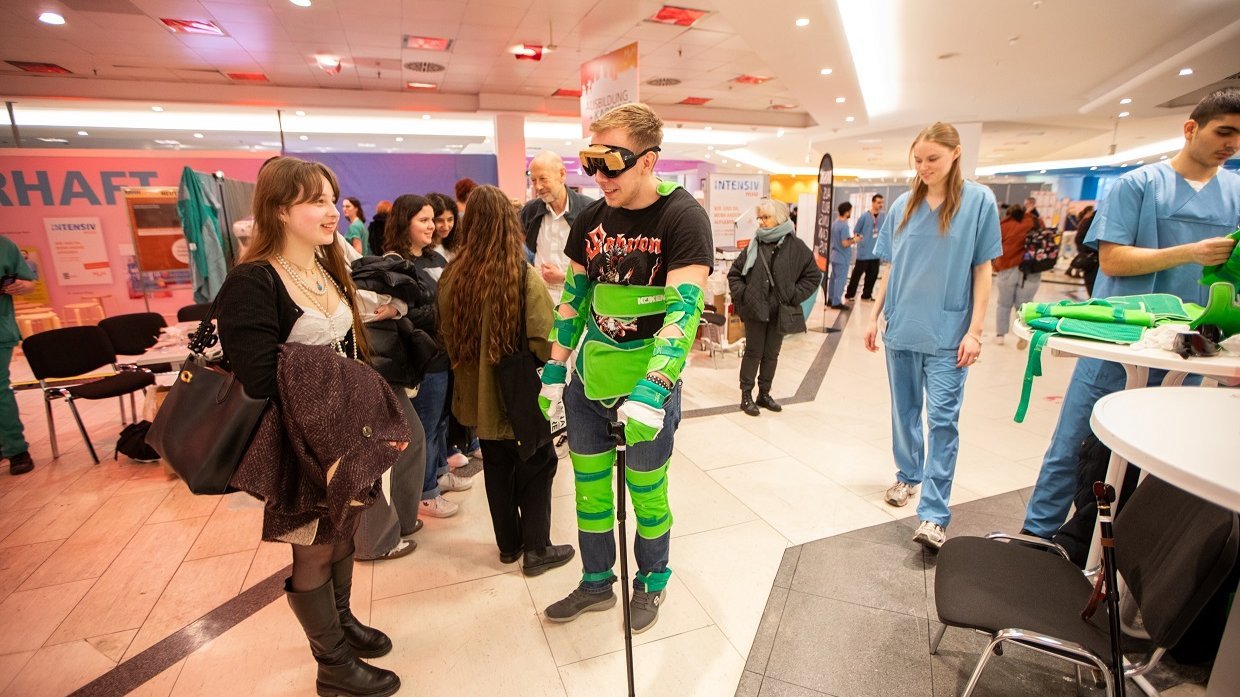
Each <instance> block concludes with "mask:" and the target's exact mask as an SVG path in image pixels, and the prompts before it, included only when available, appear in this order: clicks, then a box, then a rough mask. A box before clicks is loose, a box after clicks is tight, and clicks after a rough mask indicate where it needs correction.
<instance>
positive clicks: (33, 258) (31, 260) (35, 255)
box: [18, 247, 52, 305]
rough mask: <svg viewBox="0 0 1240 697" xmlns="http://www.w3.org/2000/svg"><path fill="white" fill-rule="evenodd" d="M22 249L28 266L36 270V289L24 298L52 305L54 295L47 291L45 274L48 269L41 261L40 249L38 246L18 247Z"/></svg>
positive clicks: (37, 303)
mask: <svg viewBox="0 0 1240 697" xmlns="http://www.w3.org/2000/svg"><path fill="white" fill-rule="evenodd" d="M18 249H20V250H21V253H22V258H23V259H25V260H26V266H29V267H30V270H31V271H33V272H34V279H35V280H34V289H33V290H31V291H30V292H29V293H27V294H25V295H23V296H22V300H25V301H27V302H31V303H34V304H36V305H50V304H51V303H52V297H51V296H50V295H48V293H47V279H45V278H44V276H43V274H45V273H47V271H46V270H45V269H44V268H43V264H42V263H40V259H39V250H38V249H37V248H36V247H18Z"/></svg>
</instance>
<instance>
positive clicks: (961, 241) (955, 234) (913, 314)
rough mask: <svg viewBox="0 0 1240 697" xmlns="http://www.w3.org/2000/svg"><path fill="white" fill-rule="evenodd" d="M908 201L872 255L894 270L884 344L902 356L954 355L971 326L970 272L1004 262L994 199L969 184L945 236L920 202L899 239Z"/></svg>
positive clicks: (903, 198)
mask: <svg viewBox="0 0 1240 697" xmlns="http://www.w3.org/2000/svg"><path fill="white" fill-rule="evenodd" d="M908 199H909V194H908V193H907V192H906V193H903V194H901V195H900V198H898V199H896V202H895V203H894V204H893V205H892V206H891V211H890V213H889V214H888V216H887V219H886V220H885V221H884V222H883V226H882V228H881V229H880V231H879V233H878V244H877V245H876V246H875V250H874V251H875V253H876V254H877V255H878V257H879V258H880V259H883V260H886V261H890V262H891V270H890V271H889V272H888V273H889V275H890V280H889V281H888V283H887V295H886V298H885V300H884V302H883V316H884V317H886V318H887V329H886V330H885V331H884V332H883V343H884V344H886V345H887V346H888V347H889V348H893V349H897V350H903V351H919V352H921V353H937V352H940V351H955V350H956V349H957V348H959V346H960V342H961V341H963V340H964V335H965V333H966V332H967V331H968V330H969V323H970V322H971V321H972V320H973V267H974V266H977V265H978V264H983V263H986V262H988V261H990V260H991V259H995V258H996V257H999V256H1000V255H1002V254H1003V236H1002V234H1001V233H1000V232H999V209H998V207H997V206H996V205H995V195H994V194H993V193H991V191H990V189H989V188H988V187H985V186H982V185H981V184H977V183H974V182H971V181H967V180H966V181H965V183H964V192H963V193H962V195H961V199H960V209H959V210H958V211H956V215H955V217H953V218H952V222H951V227H950V228H949V229H948V231H947V234H946V235H940V234H939V216H938V212H937V211H932V210H930V206H929V205H928V204H926V202H925V201H922V202H921V205H920V206H919V207H918V209H917V210H915V211H913V214H912V216H910V217H909V220H908V225H907V226H905V227H904V229H902V230H900V231H898V232H897V231H896V228H897V227H899V225H900V221H901V220H902V219H903V218H904V209H905V207H906V206H907V205H908Z"/></svg>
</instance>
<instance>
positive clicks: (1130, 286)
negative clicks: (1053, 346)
mask: <svg viewBox="0 0 1240 697" xmlns="http://www.w3.org/2000/svg"><path fill="white" fill-rule="evenodd" d="M1237 225H1240V175H1237V174H1236V173H1234V172H1231V171H1229V170H1225V169H1220V170H1219V171H1218V174H1217V175H1216V176H1215V177H1214V178H1213V179H1211V180H1210V181H1209V182H1208V183H1207V184H1206V185H1205V187H1204V188H1202V190H1201V191H1196V190H1194V189H1193V187H1192V185H1190V184H1189V183H1188V181H1187V180H1186V179H1184V177H1182V176H1180V174H1179V173H1178V172H1176V171H1175V170H1174V169H1172V167H1171V165H1170V164H1169V163H1167V162H1157V163H1155V164H1152V165H1146V166H1144V167H1141V168H1140V169H1135V170H1133V171H1131V172H1128V173H1127V174H1125V175H1124V176H1122V177H1120V178H1119V181H1117V182H1115V186H1114V187H1113V188H1112V189H1111V192H1110V193H1109V194H1107V197H1106V199H1105V200H1104V201H1103V202H1102V205H1101V206H1099V208H1098V218H1097V220H1095V221H1094V224H1093V225H1091V226H1090V228H1089V233H1088V234H1087V235H1086V237H1085V244H1087V245H1089V246H1091V247H1094V248H1097V246H1098V241H1103V242H1114V243H1115V244H1124V245H1130V246H1133V247H1144V248H1146V249H1166V248H1168V247H1175V246H1178V245H1182V244H1189V243H1192V242H1198V241H1200V240H1204V239H1208V238H1211V237H1224V236H1226V235H1229V234H1231V233H1232V231H1234V230H1235V229H1236V227H1237ZM1201 274H1202V269H1201V265H1200V264H1182V265H1180V266H1177V267H1175V268H1171V269H1166V270H1164V271H1158V272H1155V273H1149V274H1142V275H1140V276H1108V275H1106V274H1105V273H1103V272H1102V271H1101V270H1099V272H1098V280H1097V282H1096V283H1095V284H1094V297H1098V298H1106V297H1110V296H1115V295H1139V294H1142V293H1171V294H1172V295H1177V296H1179V297H1180V298H1182V299H1183V300H1185V301H1187V302H1194V303H1199V304H1202V305H1204V304H1205V303H1206V301H1207V299H1208V298H1207V295H1208V292H1209V289H1208V288H1207V287H1205V286H1203V285H1201V283H1200V281H1201Z"/></svg>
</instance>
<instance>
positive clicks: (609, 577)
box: [581, 569, 616, 583]
mask: <svg viewBox="0 0 1240 697" xmlns="http://www.w3.org/2000/svg"><path fill="white" fill-rule="evenodd" d="M581 581H582V583H592V582H594V581H607V582H608V583H615V582H616V575H615V574H613V573H612V572H611V569H608V570H606V571H595V572H593V573H583V574H581Z"/></svg>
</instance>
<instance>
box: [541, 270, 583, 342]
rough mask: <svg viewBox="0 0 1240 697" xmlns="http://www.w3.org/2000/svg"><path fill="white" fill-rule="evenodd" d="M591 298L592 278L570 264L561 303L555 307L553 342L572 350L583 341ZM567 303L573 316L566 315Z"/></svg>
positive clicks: (552, 330)
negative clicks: (577, 271) (573, 313)
mask: <svg viewBox="0 0 1240 697" xmlns="http://www.w3.org/2000/svg"><path fill="white" fill-rule="evenodd" d="M589 299H590V280H589V279H588V278H587V277H586V275H585V274H584V273H574V272H573V269H572V267H571V266H570V267H569V268H568V270H567V272H566V273H565V279H564V294H563V295H562V296H560V304H559V305H557V306H556V308H555V323H554V324H553V325H552V327H551V336H550V337H548V338H549V339H550V340H551V341H552V342H554V343H556V344H559V345H560V346H563V347H564V348H566V349H568V350H569V351H572V350H574V349H576V348H577V344H578V343H580V341H581V334H582V332H583V331H585V326H586V307H587V305H588V304H589ZM565 305H567V306H568V307H570V308H572V309H573V312H575V313H576V314H575V315H573V316H572V317H567V316H565V315H564V312H563V309H562V308H563V307H564V306H565Z"/></svg>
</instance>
